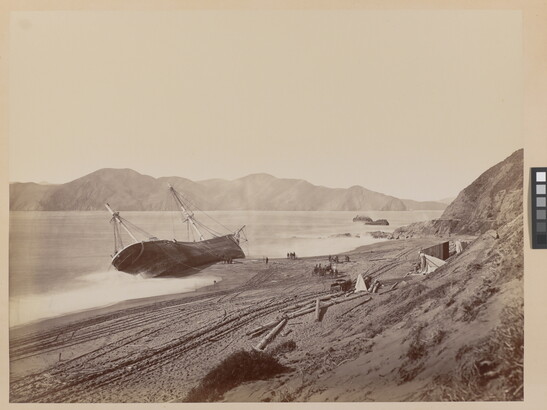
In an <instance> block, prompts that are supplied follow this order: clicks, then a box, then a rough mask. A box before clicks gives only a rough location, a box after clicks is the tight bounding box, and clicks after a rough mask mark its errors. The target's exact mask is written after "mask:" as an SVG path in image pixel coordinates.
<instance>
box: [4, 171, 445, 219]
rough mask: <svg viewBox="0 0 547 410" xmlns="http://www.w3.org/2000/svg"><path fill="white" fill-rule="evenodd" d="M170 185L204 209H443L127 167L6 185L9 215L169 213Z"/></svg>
mask: <svg viewBox="0 0 547 410" xmlns="http://www.w3.org/2000/svg"><path fill="white" fill-rule="evenodd" d="M167 184H171V185H173V186H174V187H175V189H177V190H178V191H180V192H182V193H183V194H184V195H185V196H186V197H188V198H191V200H192V202H194V203H195V205H196V206H197V207H199V208H200V209H203V210H272V211H376V210H384V211H404V210H414V209H436V210H439V209H445V208H446V205H445V204H442V203H439V202H418V201H410V200H401V199H399V198H395V197H393V196H389V195H384V194H381V193H378V192H374V191H370V190H368V189H366V188H363V187H361V186H353V187H351V188H348V189H336V188H327V187H322V186H317V185H313V184H310V183H309V182H307V181H304V180H299V179H280V178H276V177H274V176H271V175H267V174H253V175H248V176H246V177H244V178H239V179H236V180H233V181H227V180H223V179H212V180H206V181H199V182H194V181H190V180H188V179H185V178H181V177H162V178H153V177H151V176H147V175H142V174H139V173H138V172H136V171H133V170H131V169H101V170H98V171H95V172H93V173H91V174H89V175H86V176H84V177H82V178H78V179H76V180H74V181H71V182H68V183H66V184H62V185H39V184H34V183H14V184H11V185H10V210H12V211H93V210H103V209H104V203H105V202H108V203H110V204H111V205H112V206H114V207H115V208H116V209H119V210H123V211H161V210H172V209H174V208H173V205H172V199H171V198H170V196H169V194H168V192H167Z"/></svg>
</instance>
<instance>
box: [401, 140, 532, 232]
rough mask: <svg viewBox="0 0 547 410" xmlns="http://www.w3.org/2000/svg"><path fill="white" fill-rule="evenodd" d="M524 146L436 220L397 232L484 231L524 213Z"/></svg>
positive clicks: (473, 184) (466, 190)
mask: <svg viewBox="0 0 547 410" xmlns="http://www.w3.org/2000/svg"><path fill="white" fill-rule="evenodd" d="M523 157H524V152H523V150H522V149H520V150H518V151H515V152H514V153H513V154H512V155H510V156H509V157H507V158H506V159H505V160H503V161H502V162H500V163H498V164H496V165H494V166H493V167H491V168H490V169H488V170H487V171H485V172H484V173H483V174H482V175H480V176H479V177H478V178H477V179H476V180H475V181H474V182H473V183H471V184H470V185H469V186H468V187H467V188H465V189H464V190H463V191H461V192H460V194H459V195H458V196H457V197H456V199H455V200H454V201H453V202H452V203H451V204H450V205H449V206H448V207H447V208H446V210H445V211H444V212H443V214H442V216H441V218H440V219H439V220H435V221H428V222H424V223H416V224H411V225H409V226H407V227H403V228H400V229H398V230H397V231H396V232H395V236H397V235H411V236H412V235H446V234H448V233H456V234H471V235H475V234H480V233H484V232H486V231H487V230H489V229H498V228H500V227H501V226H504V225H506V224H507V223H509V222H511V221H513V220H515V219H516V218H517V217H519V216H520V217H522V213H523V206H522V195H523Z"/></svg>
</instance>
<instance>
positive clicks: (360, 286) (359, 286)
mask: <svg viewBox="0 0 547 410" xmlns="http://www.w3.org/2000/svg"><path fill="white" fill-rule="evenodd" d="M355 291H356V292H368V289H367V285H365V279H363V275H362V274H361V273H360V274H359V275H358V276H357V282H356V283H355Z"/></svg>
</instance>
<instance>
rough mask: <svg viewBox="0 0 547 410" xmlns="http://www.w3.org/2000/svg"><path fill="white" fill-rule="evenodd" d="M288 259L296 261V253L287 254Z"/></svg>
mask: <svg viewBox="0 0 547 410" xmlns="http://www.w3.org/2000/svg"><path fill="white" fill-rule="evenodd" d="M287 259H296V253H294V252H287Z"/></svg>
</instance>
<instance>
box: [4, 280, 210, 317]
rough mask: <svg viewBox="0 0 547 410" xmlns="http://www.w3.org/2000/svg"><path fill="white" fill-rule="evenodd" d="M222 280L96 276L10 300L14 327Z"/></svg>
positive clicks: (190, 289)
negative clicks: (74, 283) (63, 286)
mask: <svg viewBox="0 0 547 410" xmlns="http://www.w3.org/2000/svg"><path fill="white" fill-rule="evenodd" d="M214 281H217V282H218V281H220V278H218V277H214V276H187V277H181V278H144V277H142V276H140V275H129V274H127V273H123V272H117V271H114V270H112V271H107V272H94V273H90V274H87V275H84V276H81V277H79V278H78V282H79V284H80V286H79V287H77V288H72V289H65V290H62V289H60V290H58V291H54V292H51V293H47V294H38V295H32V294H30V295H23V296H16V297H12V298H10V326H17V325H21V324H24V323H29V322H32V321H35V320H38V319H45V318H49V317H55V316H60V315H63V314H66V313H70V312H77V311H81V310H86V309H91V308H96V307H101V306H108V305H112V304H114V303H117V302H121V301H124V300H130V299H139V298H145V297H150V296H159V295H167V294H174V293H183V292H191V291H194V290H196V289H198V288H201V287H204V286H208V285H212V284H213V283H214Z"/></svg>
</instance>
